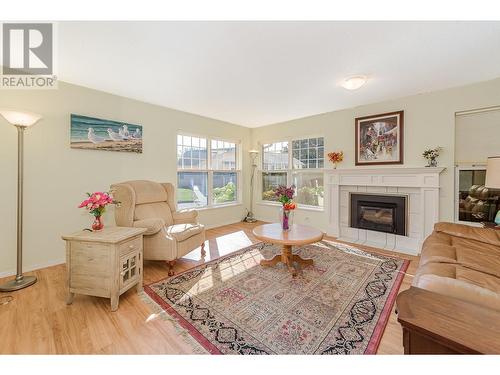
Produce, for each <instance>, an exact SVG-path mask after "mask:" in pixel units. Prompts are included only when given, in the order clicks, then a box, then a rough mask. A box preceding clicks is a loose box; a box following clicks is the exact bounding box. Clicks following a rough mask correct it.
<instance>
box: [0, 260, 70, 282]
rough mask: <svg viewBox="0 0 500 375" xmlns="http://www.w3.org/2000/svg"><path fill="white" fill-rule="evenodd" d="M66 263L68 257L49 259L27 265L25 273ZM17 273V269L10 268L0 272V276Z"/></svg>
mask: <svg viewBox="0 0 500 375" xmlns="http://www.w3.org/2000/svg"><path fill="white" fill-rule="evenodd" d="M64 263H66V258H64V259H56V260H49V261H48V262H43V263H38V264H33V265H31V266H25V267H23V273H26V272H31V271H36V270H39V269H42V268H47V267H52V266H57V265H60V264H64ZM15 274H16V270H15V269H14V268H13V269H10V270H8V271H2V272H0V277H9V276H13V275H15Z"/></svg>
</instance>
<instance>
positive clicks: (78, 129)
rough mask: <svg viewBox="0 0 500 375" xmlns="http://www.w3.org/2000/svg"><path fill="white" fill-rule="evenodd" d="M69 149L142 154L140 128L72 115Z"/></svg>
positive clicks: (118, 122) (138, 126) (123, 123)
mask: <svg viewBox="0 0 500 375" xmlns="http://www.w3.org/2000/svg"><path fill="white" fill-rule="evenodd" d="M71 148H82V149H86V150H104V151H124V152H136V153H142V126H140V125H134V124H128V123H125V122H120V121H111V120H102V119H98V118H94V117H87V116H80V115H74V114H72V115H71Z"/></svg>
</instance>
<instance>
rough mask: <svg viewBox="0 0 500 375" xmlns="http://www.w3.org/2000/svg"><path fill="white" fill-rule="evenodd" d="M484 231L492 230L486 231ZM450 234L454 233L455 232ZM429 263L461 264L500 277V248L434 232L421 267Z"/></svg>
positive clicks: (425, 248)
mask: <svg viewBox="0 0 500 375" xmlns="http://www.w3.org/2000/svg"><path fill="white" fill-rule="evenodd" d="M450 226H451V225H450ZM461 226H462V225H460V227H461ZM475 229H481V228H475ZM483 231H486V232H489V231H491V230H489V229H484V230H483ZM448 232H451V233H454V231H448ZM429 263H452V264H460V265H462V266H463V267H466V268H470V269H473V270H476V271H480V272H484V273H488V274H490V275H493V276H497V277H500V247H499V246H494V245H492V244H490V243H485V242H479V241H476V240H473V239H469V238H465V237H455V236H453V235H450V234H445V233H443V232H434V233H433V234H431V235H430V236H429V237H428V238H427V239H426V241H425V242H424V245H423V248H422V252H421V256H420V265H426V264H429Z"/></svg>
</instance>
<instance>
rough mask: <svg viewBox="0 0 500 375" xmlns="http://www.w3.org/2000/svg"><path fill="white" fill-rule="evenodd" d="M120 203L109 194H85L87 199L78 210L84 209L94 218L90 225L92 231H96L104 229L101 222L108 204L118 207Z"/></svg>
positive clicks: (98, 192)
mask: <svg viewBox="0 0 500 375" xmlns="http://www.w3.org/2000/svg"><path fill="white" fill-rule="evenodd" d="M119 203H120V202H118V201H115V200H114V198H113V197H112V195H111V193H109V192H100V191H97V192H95V193H92V194H91V193H87V199H85V200H84V201H83V202H82V203H80V205H79V206H78V208H85V209H86V210H87V211H89V212H90V214H92V215H93V216H94V218H95V220H94V222H93V223H92V230H93V231H98V230H101V229H102V228H104V223H103V222H102V220H101V217H102V215H103V214H104V212H105V211H106V206H107V205H109V204H115V205H118V204H119Z"/></svg>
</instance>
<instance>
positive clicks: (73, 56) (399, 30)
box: [58, 21, 500, 127]
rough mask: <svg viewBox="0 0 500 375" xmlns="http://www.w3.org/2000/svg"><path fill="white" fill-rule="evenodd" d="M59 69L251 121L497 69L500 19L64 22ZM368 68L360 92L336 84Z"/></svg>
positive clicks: (86, 80)
mask: <svg viewBox="0 0 500 375" xmlns="http://www.w3.org/2000/svg"><path fill="white" fill-rule="evenodd" d="M58 35H59V45H58V50H59V61H58V65H59V79H61V80H63V81H67V82H71V83H75V84H79V85H83V86H87V87H91V88H95V89H98V90H103V91H106V92H110V93H114V94H118V95H122V96H127V97H130V98H134V99H139V100H142V101H145V102H149V103H154V104H159V105H162V106H166V107H170V108H174V109H178V110H182V111H187V112H192V113H196V114H199V115H203V116H207V117H212V118H216V119H220V120H225V121H228V122H232V123H235V124H239V125H244V126H249V127H257V126H263V125H268V124H272V123H276V122H281V121H286V120H290V119H295V118H300V117H305V116H309V115H314V114H318V113H322V112H328V111H333V110H338V109H342V108H349V107H354V106H358V105H362V104H367V103H372V102H377V101H381V100H385V99H391V98H397V97H401V96H406V95H411V94H417V93H421V92H428V91H433V90H439V89H444V88H448V87H453V86H460V85H464V84H467V83H472V82H478V81H484V80H488V79H493V78H497V77H500V48H499V47H500V22H179V21H178V22H61V23H59V28H58ZM355 74H365V75H368V76H369V77H370V78H371V79H370V80H369V82H368V83H367V84H366V85H365V86H363V87H362V88H361V89H359V90H357V91H347V90H345V89H344V88H342V87H340V86H339V85H338V84H339V82H340V81H342V79H343V78H345V77H346V76H350V75H355Z"/></svg>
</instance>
